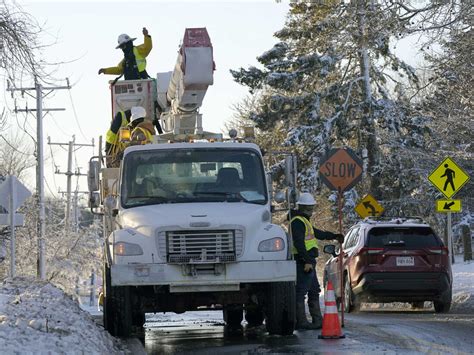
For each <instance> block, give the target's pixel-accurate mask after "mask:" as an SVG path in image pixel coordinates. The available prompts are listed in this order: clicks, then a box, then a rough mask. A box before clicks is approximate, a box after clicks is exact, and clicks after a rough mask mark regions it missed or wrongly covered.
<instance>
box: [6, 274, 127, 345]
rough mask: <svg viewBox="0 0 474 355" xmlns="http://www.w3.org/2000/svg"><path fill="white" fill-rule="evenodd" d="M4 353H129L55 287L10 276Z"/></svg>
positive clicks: (7, 292) (8, 280)
mask: <svg viewBox="0 0 474 355" xmlns="http://www.w3.org/2000/svg"><path fill="white" fill-rule="evenodd" d="M0 349H1V351H0V352H1V353H7V354H9V353H20V354H23V353H28V354H32V353H53V354H55V353H68V354H69V353H81V354H120V353H122V354H123V353H126V350H125V347H124V346H123V344H121V343H120V341H119V340H117V339H114V338H113V337H111V336H110V335H109V334H108V333H107V332H106V331H105V330H104V329H102V328H100V327H99V326H98V325H96V323H95V322H94V321H93V319H92V318H91V316H90V315H89V314H88V313H87V312H85V311H83V310H81V309H80V307H79V305H78V304H77V302H76V301H74V300H73V299H72V298H71V297H70V296H67V295H66V294H65V293H64V292H63V291H61V290H60V289H58V288H56V287H55V286H53V285H51V284H49V283H47V282H43V281H38V280H36V279H33V278H19V277H17V278H14V279H7V280H5V281H4V282H3V283H2V284H0Z"/></svg>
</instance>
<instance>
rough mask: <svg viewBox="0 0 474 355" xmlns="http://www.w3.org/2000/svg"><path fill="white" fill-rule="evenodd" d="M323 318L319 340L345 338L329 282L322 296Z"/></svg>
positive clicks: (332, 289)
mask: <svg viewBox="0 0 474 355" xmlns="http://www.w3.org/2000/svg"><path fill="white" fill-rule="evenodd" d="M324 308H325V309H324V317H323V329H322V331H321V335H319V336H318V338H319V339H339V338H345V337H346V336H345V335H344V334H342V330H341V324H340V323H339V315H338V314H337V304H336V297H335V296H334V288H333V287H332V283H331V281H328V285H327V289H326V293H325V294H324Z"/></svg>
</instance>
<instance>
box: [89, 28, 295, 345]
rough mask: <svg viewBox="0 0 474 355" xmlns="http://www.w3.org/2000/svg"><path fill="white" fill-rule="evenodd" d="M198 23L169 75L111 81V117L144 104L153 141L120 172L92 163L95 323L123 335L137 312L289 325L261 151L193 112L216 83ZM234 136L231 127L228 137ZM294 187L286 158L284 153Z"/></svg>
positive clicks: (288, 276) (286, 263)
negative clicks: (99, 239) (219, 314)
mask: <svg viewBox="0 0 474 355" xmlns="http://www.w3.org/2000/svg"><path fill="white" fill-rule="evenodd" d="M213 71H214V62H213V54H212V45H211V42H210V39H209V36H208V34H207V31H206V29H205V28H197V29H196V28H194V29H186V31H185V36H184V40H183V43H182V45H181V48H180V51H179V54H178V60H177V63H176V66H175V68H174V71H173V72H170V73H159V74H158V75H157V79H156V82H155V80H151V79H150V80H133V81H118V82H116V83H114V84H113V85H111V94H112V112H113V114H115V113H116V112H117V111H118V110H125V109H128V108H130V107H132V106H137V105H140V106H143V107H145V108H146V109H147V112H153V115H156V117H157V118H158V120H159V123H160V126H161V128H162V130H163V133H162V134H159V135H157V136H155V142H154V143H153V144H145V145H135V146H129V147H128V148H126V149H125V151H124V154H123V158H122V160H121V163H120V168H105V167H104V166H103V162H104V160H105V157H104V156H103V155H102V152H99V156H96V157H93V158H92V159H91V161H90V164H89V179H88V180H89V190H90V192H91V195H90V204H91V208H92V210H93V211H94V212H95V213H99V214H102V215H103V221H104V223H103V232H104V239H105V247H104V268H103V280H104V297H105V299H104V304H103V306H104V307H103V308H104V325H105V328H106V329H107V330H108V331H109V332H110V333H111V334H112V335H117V336H128V335H130V334H132V332H133V330H134V327H138V328H141V327H142V326H143V323H144V315H145V313H146V312H176V313H182V312H185V311H191V310H199V309H210V308H212V309H216V308H217V309H219V308H222V309H223V314H224V320H225V322H226V323H227V324H228V325H229V326H240V324H241V322H242V320H243V316H244V314H245V319H246V320H247V322H248V324H249V325H261V324H263V322H264V321H265V324H266V328H267V330H268V332H269V333H271V334H281V335H287V334H291V333H292V332H293V330H294V325H295V313H294V312H295V311H294V306H295V305H294V302H295V293H294V282H295V280H296V267H295V262H294V260H292V256H291V252H290V250H291V240H290V237H289V236H288V235H287V234H286V233H285V231H284V230H283V229H282V228H281V227H280V226H279V225H276V224H273V223H272V205H271V200H272V189H271V186H272V180H271V175H270V174H269V173H266V172H265V165H264V160H263V157H262V152H261V151H260V149H259V147H258V146H257V145H256V144H254V143H250V142H245V140H244V139H239V138H237V137H235V134H233V135H232V136H233V137H231V138H230V139H228V140H224V139H222V136H221V135H220V134H214V133H209V132H204V131H203V129H202V124H201V115H200V114H199V112H198V110H199V107H200V106H201V104H202V100H203V98H204V95H205V93H206V90H207V88H208V86H209V85H212V83H213ZM234 133H235V132H234ZM286 166H287V167H288V169H287V170H288V175H287V181H288V182H289V184H290V185H292V188H293V189H294V181H295V180H294V177H295V171H294V170H295V169H294V166H295V163H294V160H293V158H292V157H291V156H290V157H287V159H286Z"/></svg>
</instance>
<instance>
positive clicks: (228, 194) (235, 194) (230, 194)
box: [193, 191, 265, 204]
mask: <svg viewBox="0 0 474 355" xmlns="http://www.w3.org/2000/svg"><path fill="white" fill-rule="evenodd" d="M193 194H194V195H195V196H196V195H211V196H212V195H214V196H224V197H228V198H231V199H236V200H237V201H243V202H246V203H254V204H261V203H263V202H265V200H264V199H258V200H248V199H246V198H245V197H244V196H242V194H241V193H240V192H224V191H195V192H194V193H193Z"/></svg>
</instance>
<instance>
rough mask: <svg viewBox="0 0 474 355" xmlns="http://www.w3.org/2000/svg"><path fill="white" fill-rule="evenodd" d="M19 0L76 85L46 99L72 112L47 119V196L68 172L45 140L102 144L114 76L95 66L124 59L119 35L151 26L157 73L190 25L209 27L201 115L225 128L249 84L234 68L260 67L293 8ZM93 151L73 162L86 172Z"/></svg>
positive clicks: (62, 156) (63, 157)
mask: <svg viewBox="0 0 474 355" xmlns="http://www.w3.org/2000/svg"><path fill="white" fill-rule="evenodd" d="M17 3H19V4H20V6H21V7H22V8H23V9H24V10H25V11H26V12H28V13H30V14H31V15H32V16H33V17H35V18H36V19H37V20H38V22H39V23H40V24H42V27H43V28H44V29H45V30H46V31H45V33H44V34H43V41H44V43H52V45H51V46H49V47H47V48H46V50H45V52H44V55H45V57H46V58H47V60H48V61H49V62H55V63H63V64H60V65H58V66H57V68H55V69H57V70H56V71H55V73H54V76H55V77H56V78H58V79H65V78H66V77H67V78H69V81H70V83H71V84H72V86H73V87H72V89H71V90H70V91H68V90H58V91H56V92H54V93H53V94H52V95H50V96H48V98H47V99H45V101H44V104H43V106H44V107H46V108H47V107H54V108H58V107H64V108H65V109H66V110H65V111H64V112H51V113H50V114H48V115H46V117H45V119H44V136H45V147H44V152H45V158H46V162H45V163H46V165H45V179H46V183H47V184H46V186H45V192H46V194H47V195H51V194H54V195H58V194H57V191H58V190H59V189H60V190H61V191H64V190H65V189H66V178H65V175H57V174H53V172H54V170H55V167H54V166H57V167H58V169H59V170H60V171H61V172H64V171H66V170H67V152H66V150H65V149H66V148H67V147H66V146H64V147H60V146H48V145H47V144H46V140H47V137H48V136H49V137H50V141H51V142H60V143H67V142H68V141H70V140H71V139H72V135H75V141H76V143H81V144H90V143H91V140H92V139H93V138H94V139H95V142H96V143H97V142H98V137H99V135H103V136H105V133H106V131H107V129H108V127H109V123H110V118H111V107H110V92H109V88H108V81H109V80H112V79H114V76H110V75H107V76H105V75H100V76H99V75H98V74H97V71H98V69H99V68H102V67H108V66H114V65H116V64H117V63H118V62H119V61H120V60H121V59H122V56H123V54H122V52H121V50H119V49H115V46H116V45H117V37H118V35H119V34H121V33H127V34H129V35H130V36H131V37H137V40H136V41H135V44H141V43H142V41H143V35H142V28H143V27H146V28H147V29H148V31H149V33H150V35H151V36H152V39H153V50H152V51H151V53H150V55H149V56H148V58H147V71H148V73H149V74H150V76H155V77H156V73H158V72H165V71H171V70H172V69H173V67H174V64H175V61H176V57H177V51H178V48H179V44H180V42H181V41H182V38H183V35H184V30H185V28H186V27H206V28H207V30H208V33H209V35H210V38H211V42H212V45H213V50H214V61H215V63H216V71H215V73H214V85H213V86H211V87H210V88H209V90H208V92H207V94H206V97H205V99H204V104H203V106H202V108H201V110H200V112H201V113H202V114H203V127H204V129H205V130H208V131H214V132H223V131H224V129H225V128H224V123H225V122H226V121H227V120H228V119H230V118H232V115H233V109H232V105H234V104H237V103H239V102H240V101H241V100H242V99H243V98H244V97H245V96H246V95H247V89H246V88H245V87H243V86H241V85H239V84H237V83H235V82H234V81H233V80H232V77H231V75H230V73H229V69H238V68H240V67H248V66H250V65H256V64H257V60H256V57H257V56H259V55H261V54H262V53H263V52H264V51H266V50H268V49H270V48H271V47H272V46H273V45H274V44H275V43H276V39H275V38H274V37H273V33H274V32H275V31H277V30H279V29H280V28H282V26H283V24H284V22H285V17H286V13H287V10H288V3H276V2H275V1H273V0H266V1H238V2H237V1H233V2H230V1H207V2H202V1H192V0H188V1H182V0H181V1H173V2H169V1H168V2H166V1H143V2H138V1H102V2H98V1H70V0H62V1H49V2H46V1H37V0H29V1H26V0H25V1H17ZM3 84H4V83H3ZM65 84H66V82H65V81H61V80H58V81H57V85H65ZM16 85H17V86H19V85H20V83H16ZM31 85H32V83H31V82H24V83H23V86H31ZM51 96H52V97H51ZM0 100H3V101H5V102H4V105H6V106H7V107H9V108H10V109H12V108H13V107H14V100H13V99H11V98H10V96H9V95H1V96H0ZM16 100H17V101H16V102H17V105H18V106H19V107H20V108H21V107H24V106H25V105H26V104H28V107H30V108H31V107H33V106H34V105H35V102H34V100H33V99H29V100H22V99H21V97H20V96H19V95H17V99H16ZM4 105H3V104H2V106H4ZM23 116H24V115H23ZM23 116H19V120H20V122H22V121H23V120H24V118H23ZM30 117H31V116H30ZM10 123H11V128H12V129H16V130H18V128H17V123H16V121H15V119H12V120H11V122H10ZM27 126H29V127H31V128H30V129H29V131H30V133H32V134H33V135H35V130H34V128H35V126H36V123H35V122H34V118H33V117H31V118H29V119H28V120H27ZM27 140H28V139H27V138H26V139H25V141H27ZM51 153H52V154H51ZM95 153H97V147H96V148H95ZM51 156H52V157H51ZM91 156H92V148H90V147H82V148H80V149H78V150H77V151H76V152H75V154H74V164H73V165H74V166H78V167H80V168H81V172H82V173H86V171H87V162H88V160H89V158H90V157H91ZM76 163H77V164H76ZM34 174H35V172H34V169H32V171H31V173H30V174H29V181H27V184H28V185H29V187H31V188H34V185H35V183H34V181H35V176H34ZM74 186H75V182H73V188H74ZM79 189H80V190H81V191H84V190H86V189H87V181H86V178H85V177H82V178H80V188H79Z"/></svg>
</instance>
